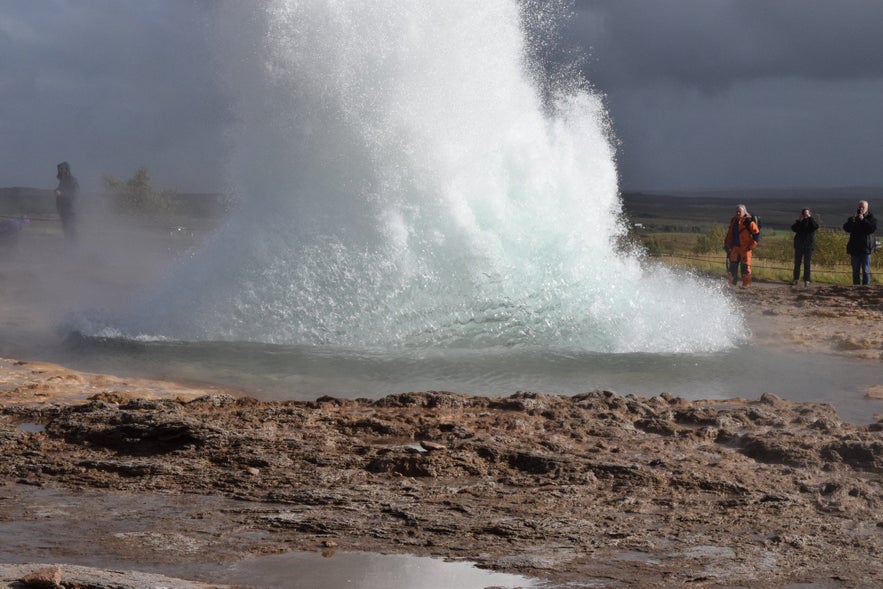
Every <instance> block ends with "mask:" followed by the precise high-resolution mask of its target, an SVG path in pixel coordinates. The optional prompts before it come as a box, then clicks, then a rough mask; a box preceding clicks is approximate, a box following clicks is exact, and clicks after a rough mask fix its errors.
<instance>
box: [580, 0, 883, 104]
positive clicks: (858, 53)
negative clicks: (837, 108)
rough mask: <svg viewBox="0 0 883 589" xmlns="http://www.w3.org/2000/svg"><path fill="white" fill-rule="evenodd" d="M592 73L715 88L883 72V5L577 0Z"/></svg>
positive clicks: (818, 0)
mask: <svg viewBox="0 0 883 589" xmlns="http://www.w3.org/2000/svg"><path fill="white" fill-rule="evenodd" d="M575 7H576V13H575V17H574V19H573V21H572V23H571V27H570V30H569V33H570V37H571V39H572V40H575V41H577V42H578V43H580V44H584V45H586V46H587V47H588V49H589V52H590V54H591V55H592V59H591V60H590V63H589V67H588V70H589V72H593V73H595V77H596V78H597V77H598V76H601V77H603V78H605V79H608V78H609V79H611V80H615V81H616V82H617V83H618V84H632V85H647V84H651V83H658V82H660V81H668V82H672V83H676V84H684V85H691V86H695V87H697V88H702V89H706V90H719V89H722V88H726V87H729V86H730V85H731V84H734V83H737V82H740V81H746V80H756V79H759V78H768V77H789V76H794V77H802V78H810V79H827V80H842V79H867V78H879V77H883V59H880V58H879V56H880V55H881V54H883V53H881V52H883V35H881V34H880V30H881V29H880V27H881V25H883V2H868V1H867V0H824V1H822V0H776V1H770V0H730V1H719V0H669V1H666V2H652V3H649V2H646V1H644V0H615V1H614V0H578V1H577V2H576V6H575Z"/></svg>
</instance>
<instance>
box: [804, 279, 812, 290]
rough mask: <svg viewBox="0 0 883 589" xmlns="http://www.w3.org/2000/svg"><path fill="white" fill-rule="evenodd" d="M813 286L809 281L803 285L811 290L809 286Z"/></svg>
mask: <svg viewBox="0 0 883 589" xmlns="http://www.w3.org/2000/svg"><path fill="white" fill-rule="evenodd" d="M810 284H812V283H811V282H810V281H809V280H807V281H806V282H804V283H803V286H805V287H807V288H809V285H810Z"/></svg>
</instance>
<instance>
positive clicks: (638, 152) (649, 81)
mask: <svg viewBox="0 0 883 589" xmlns="http://www.w3.org/2000/svg"><path fill="white" fill-rule="evenodd" d="M574 8H575V10H574V17H573V19H572V20H571V21H570V23H569V26H568V27H567V28H566V30H565V38H566V39H567V41H568V42H569V43H571V44H573V45H575V46H577V47H580V48H582V49H583V50H585V52H586V55H587V58H586V60H585V63H584V66H583V70H584V72H585V73H586V77H587V78H589V80H590V81H591V82H592V84H593V85H594V87H595V88H597V89H598V91H599V92H601V93H602V94H604V95H605V96H606V102H607V105H608V108H609V110H610V112H611V115H612V119H613V122H614V129H615V132H616V134H617V136H618V137H619V139H620V140H621V145H620V153H619V163H620V170H621V176H622V180H623V184H624V186H625V187H626V188H654V187H657V188H658V187H675V188H679V187H715V186H723V187H778V186H813V185H821V186H832V185H862V184H863V185H870V184H875V185H883V169H881V166H880V165H879V162H880V161H881V159H883V142H881V140H880V136H881V134H883V109H881V108H880V107H879V105H878V103H879V96H880V95H881V92H883V59H880V57H879V56H880V55H883V35H881V34H880V26H881V23H883V2H867V1H864V0H776V1H770V0H667V1H664V2H646V1H642V0H577V1H576V3H575V6H574Z"/></svg>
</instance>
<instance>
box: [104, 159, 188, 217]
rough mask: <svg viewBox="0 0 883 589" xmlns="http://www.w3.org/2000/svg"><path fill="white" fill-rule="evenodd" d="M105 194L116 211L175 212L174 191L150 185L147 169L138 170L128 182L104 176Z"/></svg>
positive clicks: (137, 212)
mask: <svg viewBox="0 0 883 589" xmlns="http://www.w3.org/2000/svg"><path fill="white" fill-rule="evenodd" d="M102 181H103V183H104V191H105V193H106V194H107V195H108V196H109V197H110V198H111V199H112V201H113V206H114V209H115V210H117V211H121V212H126V213H136V214H154V215H155V214H170V213H172V212H174V208H175V196H176V192H175V191H174V190H159V191H158V190H155V189H154V188H153V187H152V186H151V185H150V175H149V174H148V173H147V168H138V170H137V171H136V172H135V174H134V175H133V176H132V177H131V178H129V179H128V180H118V179H116V178H114V177H113V176H104V177H103V178H102Z"/></svg>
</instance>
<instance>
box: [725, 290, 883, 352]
mask: <svg viewBox="0 0 883 589" xmlns="http://www.w3.org/2000/svg"><path fill="white" fill-rule="evenodd" d="M731 292H732V293H733V294H734V296H736V297H737V298H738V299H739V300H740V301H741V302H742V303H743V305H742V306H743V309H744V310H745V312H746V314H747V315H748V318H749V321H750V324H751V331H752V333H753V334H754V336H755V337H756V338H757V339H758V341H759V342H760V343H762V344H764V345H771V346H787V347H789V348H796V349H805V350H810V351H814V352H823V353H829V354H836V355H839V356H846V357H849V358H855V359H858V360H871V361H876V362H881V361H883V286H880V285H871V286H837V285H818V286H815V285H810V286H809V287H806V288H805V287H802V286H799V287H790V286H787V285H784V284H781V283H772V282H756V283H755V284H753V285H752V286H751V288H746V289H741V288H740V289H732V291H731Z"/></svg>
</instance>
